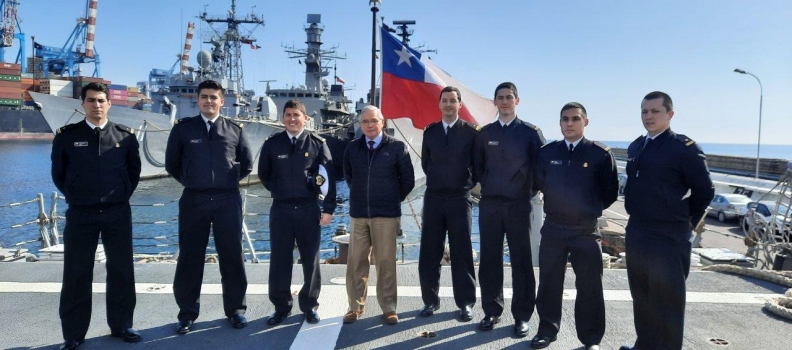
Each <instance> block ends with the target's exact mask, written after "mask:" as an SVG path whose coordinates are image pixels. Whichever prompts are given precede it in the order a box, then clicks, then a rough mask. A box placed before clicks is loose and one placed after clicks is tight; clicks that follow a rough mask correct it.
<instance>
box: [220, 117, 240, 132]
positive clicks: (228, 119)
mask: <svg viewBox="0 0 792 350" xmlns="http://www.w3.org/2000/svg"><path fill="white" fill-rule="evenodd" d="M224 118H225V117H224ZM225 120H227V121H228V122H230V123H231V125H236V126H238V127H239V128H240V129H241V128H242V123H240V122H238V121H236V120H233V119H231V118H225Z"/></svg>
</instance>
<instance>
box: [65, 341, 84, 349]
mask: <svg viewBox="0 0 792 350" xmlns="http://www.w3.org/2000/svg"><path fill="white" fill-rule="evenodd" d="M82 343H85V340H67V341H64V342H63V344H61V346H60V348H59V349H60V350H74V349H77V347H78V346H80V345H82Z"/></svg>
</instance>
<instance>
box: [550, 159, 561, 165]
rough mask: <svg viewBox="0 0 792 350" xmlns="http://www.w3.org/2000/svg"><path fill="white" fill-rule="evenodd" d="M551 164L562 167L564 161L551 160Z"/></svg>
mask: <svg viewBox="0 0 792 350" xmlns="http://www.w3.org/2000/svg"><path fill="white" fill-rule="evenodd" d="M550 164H552V165H562V164H564V161H562V160H551V161H550Z"/></svg>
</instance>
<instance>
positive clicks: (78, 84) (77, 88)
mask: <svg viewBox="0 0 792 350" xmlns="http://www.w3.org/2000/svg"><path fill="white" fill-rule="evenodd" d="M71 80H72V81H73V82H74V86H73V88H74V94H73V95H72V96H73V97H74V98H76V99H78V100H79V99H80V93H82V88H83V86H85V85H88V84H89V83H100V84H105V85H108V86H109V85H110V81H109V80H104V79H102V78H94V77H72V78H71ZM108 88H109V87H108Z"/></svg>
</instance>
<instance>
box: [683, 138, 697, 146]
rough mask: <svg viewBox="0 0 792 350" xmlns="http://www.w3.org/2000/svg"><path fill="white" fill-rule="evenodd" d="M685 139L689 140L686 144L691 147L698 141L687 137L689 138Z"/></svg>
mask: <svg viewBox="0 0 792 350" xmlns="http://www.w3.org/2000/svg"><path fill="white" fill-rule="evenodd" d="M685 141H687V142H686V143H685V146H688V147H690V146H691V145H693V144H694V143H696V141H693V140H690V139H687V140H685Z"/></svg>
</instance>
